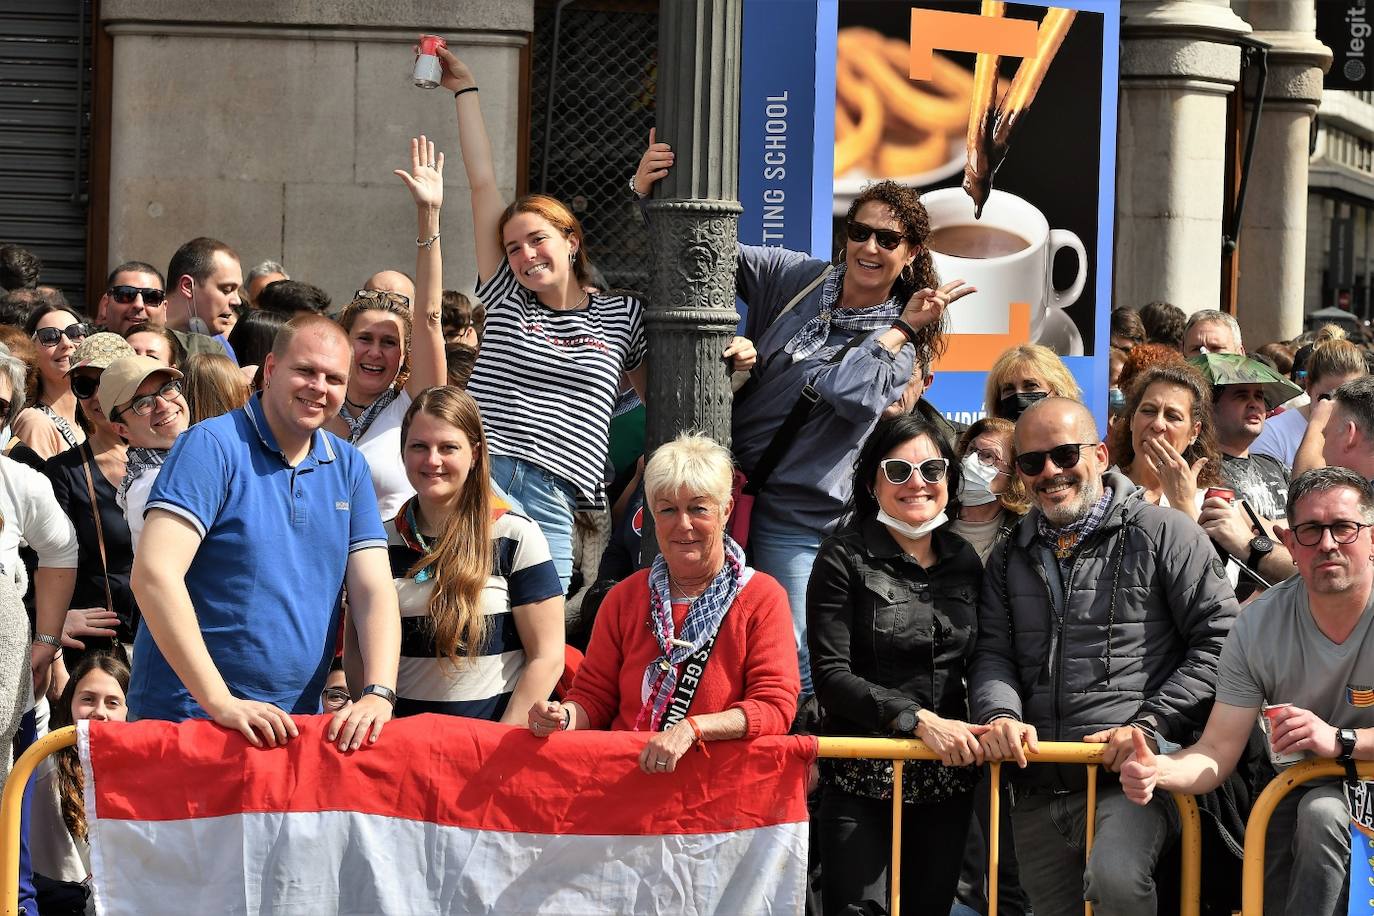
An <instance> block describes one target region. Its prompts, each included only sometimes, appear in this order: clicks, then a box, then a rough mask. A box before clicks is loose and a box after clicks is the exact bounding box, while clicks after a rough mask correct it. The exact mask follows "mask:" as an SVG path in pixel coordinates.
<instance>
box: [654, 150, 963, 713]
mask: <svg viewBox="0 0 1374 916" xmlns="http://www.w3.org/2000/svg"><path fill="white" fill-rule="evenodd" d="M671 164H672V152H671V150H670V149H669V148H668V145H667V144H665V143H653V144H650V146H649V149H648V150H647V151H645V153H644V156H643V158H642V159H641V160H640V164H639V171H638V172H636V173H635V176H634V179H633V184H634V188H635V193H637V194H639V195H641V196H645V195H647V194H648V193H649V189H650V187H651V186H652V185H653V183H654V182H655V181H657V180H658V179H660V178H662V177H663V176H664V175H667V174H668V169H669V167H670V166H671ZM929 235H930V217H929V216H928V215H927V213H926V208H925V207H924V206H923V205H922V204H921V198H920V195H919V194H917V192H916V191H915V190H914V189H912V188H908V187H906V186H904V185H900V184H897V183H896V182H895V181H879V182H875V183H873V184H870V185H869V186H868V187H866V188H865V189H864V190H863V192H862V193H860V194H859V195H858V196H857V197H856V198H854V202H853V203H852V204H851V205H850V207H849V212H848V214H846V216H845V237H846V240H845V246H844V251H843V253H842V255H841V257H840V259H839V261H838V262H837V263H828V262H826V261H822V260H819V259H817V258H813V257H811V256H809V255H807V254H804V253H802V252H798V251H788V250H787V249H785V248H777V247H771V246H754V245H740V246H739V254H738V264H737V266H736V271H735V292H736V294H737V295H738V296H739V297H740V299H742V300H743V301H744V303H745V305H747V306H748V314H747V316H746V317H745V330H744V332H743V333H744V335H745V336H746V337H748V338H749V339H750V340H753V341H755V345H756V348H757V350H758V364H757V365H756V367H755V368H754V371H753V373H752V376H751V378H750V381H749V382H748V383H747V384H746V385H745V386H744V387H743V388H741V389H740V390H739V392H738V393H737V394H736V395H735V404H734V408H735V409H734V420H733V426H732V429H731V436H732V440H733V443H734V452H735V460H736V461H737V462H738V463H739V466H740V468H741V469H742V470H743V471H744V472H745V474H747V475H749V478H750V487H751V490H749V491H746V492H751V491H752V492H754V493H757V492H759V491H762V493H763V496H764V497H765V498H762V499H760V500H759V502H758V504H757V505H756V506H755V507H754V510H753V517H752V519H751V527H750V532H749V547H750V550H751V551H752V553H753V559H754V562H755V565H756V566H757V567H758V568H759V569H760V570H762V571H763V572H766V573H768V574H769V575H771V576H773V577H774V578H775V579H777V580H778V581H779V582H781V583H782V586H783V588H785V589H786V590H787V595H788V600H789V602H790V603H791V606H792V620H793V623H794V626H795V628H796V633H797V645H798V651H799V662H800V665H801V673H802V692H803V694H807V695H809V694H810V693H811V676H810V665H809V663H808V659H807V650H806V583H807V580H808V578H809V577H810V575H811V564H812V562H813V561H814V560H815V558H816V552H817V551H818V550H819V549H820V546H821V541H822V539H824V538H825V536H826V535H828V534H830V533H831V532H832V531H834V529H835V527H836V524H837V523H838V522H839V519H840V516H841V514H842V513H843V511H844V506H845V503H846V502H847V501H848V500H849V497H850V492H851V485H852V481H853V478H852V475H851V474H850V469H851V468H853V466H854V457H855V455H856V454H857V453H858V451H859V445H860V443H862V442H863V441H864V440H865V439H866V438H868V434H869V433H870V432H871V431H872V430H873V427H874V426H875V425H876V424H877V422H878V420H879V418H880V417H881V416H882V415H883V410H884V408H886V407H887V406H888V405H889V404H891V403H893V402H894V401H896V400H897V399H898V398H900V397H901V396H902V393H903V391H904V389H905V388H906V385H907V382H908V381H909V380H910V379H911V372H912V367H913V365H915V364H920V365H922V366H930V365H931V364H932V363H933V362H934V361H935V359H936V357H938V356H939V355H940V353H941V352H942V351H943V349H944V335H943V321H942V319H943V317H944V311H945V308H946V307H947V306H948V305H949V304H950V303H952V302H954V301H955V300H957V299H960V298H962V297H964V296H966V295H968V294H969V293H972V292H974V289H973V288H972V287H968V286H965V285H964V282H963V281H962V280H954V281H952V282H949V283H945V284H944V285H941V284H940V280H939V278H938V277H937V276H936V274H935V267H934V264H933V263H932V262H931V258H930V251H929V250H928V249H927V248H926V246H925V243H926V239H927V237H929ZM775 443H782V444H783V445H785V447H783V445H779V444H775ZM765 456H769V458H770V459H771V458H776V462H774V461H772V460H765ZM770 465H771V467H770ZM770 471H771V473H769V472H770ZM760 478H765V479H760Z"/></svg>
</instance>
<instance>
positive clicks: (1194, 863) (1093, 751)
mask: <svg viewBox="0 0 1374 916" xmlns="http://www.w3.org/2000/svg"><path fill="white" fill-rule="evenodd" d="M818 740H819V743H820V746H819V748H818V751H817V754H818V756H821V757H859V758H868V759H875V760H891V761H892V786H893V791H892V863H891V865H890V866H889V880H890V882H891V888H892V889H891V893H890V899H891V904H890V906H889V907H888V909H889V911H890V912H891V914H892V916H900V913H901V873H902V870H901V861H902V791H901V786H902V766H903V763H904V762H905V761H907V760H938V759H940V758H939V756H938V755H937V754H936V753H935V752H934V751H932V750H931V749H930V748H928V747H926V745H925V743H924V742H921V741H916V740H914V739H910V738H820V739H818ZM1105 750H1106V745H1103V744H1079V743H1076V742H1057V741H1041V742H1040V750H1039V751H1038V752H1037V753H1034V754H1032V753H1031V752H1030V751H1026V760H1027V761H1029V762H1031V763H1077V764H1083V765H1085V766H1087V768H1088V812H1087V836H1086V837H1085V841H1086V848H1085V850H1084V856H1085V858H1086V856H1087V855H1089V854H1091V852H1092V848H1093V831H1094V820H1095V815H1096V813H1097V768H1098V767H1099V766H1100V765H1101V763H1102V755H1103V753H1104V752H1105ZM989 767H990V768H991V771H992V786H993V790H992V791H991V792H989V793H988V799H989V801H988V807H989V811H988V912H989V913H996V912H997V866H998V865H999V864H1000V859H1001V854H1000V851H1001V840H1002V837H1001V822H1000V820H999V818H1000V815H1001V801H1002V800H1001V792H1000V791H998V789H999V787H1000V786H1001V777H1002V764H1000V763H992V764H989ZM1173 795H1174V804H1176V805H1177V806H1178V814H1179V821H1180V823H1181V825H1182V834H1181V837H1180V854H1181V855H1182V859H1183V861H1182V870H1181V873H1180V881H1179V884H1180V890H1179V907H1178V912H1179V914H1180V916H1198V911H1199V908H1200V906H1201V889H1202V826H1201V821H1200V819H1199V817H1198V807H1197V801H1196V800H1195V799H1194V798H1193V797H1192V796H1191V795H1180V794H1178V793H1177V792H1175V793H1173ZM1247 850H1248V846H1247ZM1247 865H1248V863H1247ZM1092 911H1093V909H1092V904H1091V903H1087V902H1084V904H1083V912H1084V914H1085V916H1092Z"/></svg>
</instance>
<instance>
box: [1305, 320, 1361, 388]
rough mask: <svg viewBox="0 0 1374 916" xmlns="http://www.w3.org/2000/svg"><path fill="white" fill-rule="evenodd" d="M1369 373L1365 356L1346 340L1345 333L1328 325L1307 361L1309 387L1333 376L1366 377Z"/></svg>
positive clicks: (1320, 334)
mask: <svg viewBox="0 0 1374 916" xmlns="http://www.w3.org/2000/svg"><path fill="white" fill-rule="evenodd" d="M1368 371H1369V367H1368V366H1367V365H1366V364H1365V361H1364V354H1363V353H1361V352H1360V348H1359V347H1357V346H1355V345H1354V344H1353V343H1351V342H1350V341H1349V340H1347V339H1346V337H1345V331H1343V330H1342V329H1340V328H1338V327H1336V326H1334V325H1327V326H1326V327H1324V328H1322V329H1321V331H1320V332H1319V333H1318V334H1317V339H1316V340H1315V341H1313V343H1312V355H1311V356H1310V357H1308V359H1307V387H1308V388H1311V387H1312V386H1313V385H1315V384H1317V382H1319V381H1321V380H1322V379H1324V378H1330V377H1331V376H1333V375H1364V374H1366V373H1367V372H1368Z"/></svg>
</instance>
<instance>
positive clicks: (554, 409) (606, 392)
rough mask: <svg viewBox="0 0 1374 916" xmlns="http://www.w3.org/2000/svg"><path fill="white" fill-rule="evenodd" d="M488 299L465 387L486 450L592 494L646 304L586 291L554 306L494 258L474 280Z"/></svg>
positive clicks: (640, 348)
mask: <svg viewBox="0 0 1374 916" xmlns="http://www.w3.org/2000/svg"><path fill="white" fill-rule="evenodd" d="M477 295H478V297H479V298H480V299H481V300H482V302H483V303H484V304H485V305H486V308H487V321H486V330H485V332H484V334H483V337H482V349H481V352H480V353H479V354H478V357H477V366H476V368H474V369H473V372H472V378H471V380H470V381H469V382H468V388H467V390H468V393H469V394H471V395H472V396H473V398H474V399H475V400H476V401H477V405H478V407H480V408H481V410H482V423H483V426H484V428H485V430H486V434H487V442H488V446H489V448H490V450H491V452H492V453H493V454H498V455H509V456H511V457H513V458H520V459H523V460H525V461H529V462H531V463H533V464H536V465H538V466H539V467H541V468H544V469H545V470H547V471H551V472H552V473H554V474H556V475H558V476H559V477H561V478H562V479H563V480H566V481H567V482H568V483H570V484H572V486H573V488H574V489H575V490H576V491H577V494H578V496H579V497H580V498H581V499H582V500H584V501H586V500H591V501H597V500H599V498H600V490H601V481H602V477H603V475H604V471H605V465H606V454H607V451H608V448H609V430H610V424H611V410H612V408H613V407H614V406H615V403H616V397H617V396H618V395H619V393H620V378H621V375H622V374H623V373H625V372H628V371H630V370H632V369H635V368H637V367H638V366H639V364H640V363H641V362H643V361H644V352H645V342H644V310H643V307H642V306H641V305H640V303H639V300H637V299H635V298H633V297H631V296H625V295H601V294H592V295H591V296H590V297H589V299H588V301H587V304H586V305H585V306H584V307H582V308H580V309H572V310H569V311H556V310H554V309H551V308H549V307H548V306H546V305H544V304H543V303H541V302H540V301H539V300H538V299H537V298H535V295H534V294H533V293H532V292H530V291H529V290H527V289H526V288H525V287H523V286H521V285H520V281H519V280H517V279H516V277H515V274H514V273H513V272H512V271H511V269H510V264H509V263H508V262H507V261H506V260H504V259H502V261H501V267H500V269H499V270H498V271H497V272H496V274H495V276H493V277H491V278H490V279H488V280H487V281H486V282H485V283H480V284H479V285H478V287H477Z"/></svg>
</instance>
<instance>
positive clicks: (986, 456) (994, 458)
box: [974, 448, 1006, 471]
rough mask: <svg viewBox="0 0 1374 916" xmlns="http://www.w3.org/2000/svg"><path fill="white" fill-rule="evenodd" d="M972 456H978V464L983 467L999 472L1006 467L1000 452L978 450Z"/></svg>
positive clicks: (984, 449) (986, 449) (987, 449)
mask: <svg viewBox="0 0 1374 916" xmlns="http://www.w3.org/2000/svg"><path fill="white" fill-rule="evenodd" d="M974 454H976V455H977V456H978V463H979V464H981V465H983V466H984V467H989V468H997V470H999V471H1000V470H1002V468H1004V467H1006V462H1005V461H1003V460H1002V453H1001V452H996V451H993V450H992V449H990V448H980V449H979V450H978V451H977V452H975V453H974Z"/></svg>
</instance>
